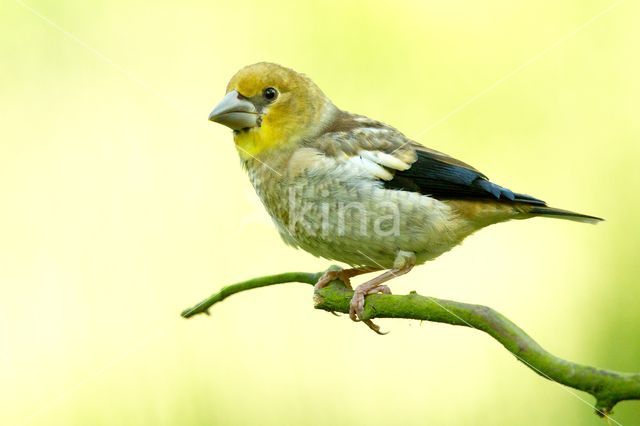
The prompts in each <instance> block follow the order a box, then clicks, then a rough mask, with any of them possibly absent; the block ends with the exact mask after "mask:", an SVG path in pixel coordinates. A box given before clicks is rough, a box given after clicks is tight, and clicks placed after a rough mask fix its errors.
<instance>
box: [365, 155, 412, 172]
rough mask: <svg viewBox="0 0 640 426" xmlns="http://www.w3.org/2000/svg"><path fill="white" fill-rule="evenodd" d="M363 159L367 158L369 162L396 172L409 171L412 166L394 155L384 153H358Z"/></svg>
mask: <svg viewBox="0 0 640 426" xmlns="http://www.w3.org/2000/svg"><path fill="white" fill-rule="evenodd" d="M358 154H359V155H360V156H361V157H362V158H366V159H367V160H369V161H373V162H374V163H376V164H379V165H381V166H384V167H388V168H390V169H394V170H408V169H409V168H410V167H411V165H410V164H407V163H405V162H404V161H402V160H400V159H399V158H397V157H394V156H393V155H390V154H387V153H386V152H382V151H364V150H363V151H360V152H359V153H358Z"/></svg>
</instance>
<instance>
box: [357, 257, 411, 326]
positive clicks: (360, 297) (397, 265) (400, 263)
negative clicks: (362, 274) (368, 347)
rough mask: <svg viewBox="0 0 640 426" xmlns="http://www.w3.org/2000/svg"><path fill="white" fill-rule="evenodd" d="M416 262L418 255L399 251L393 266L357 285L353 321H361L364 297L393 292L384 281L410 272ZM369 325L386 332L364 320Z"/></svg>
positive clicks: (371, 322)
mask: <svg viewBox="0 0 640 426" xmlns="http://www.w3.org/2000/svg"><path fill="white" fill-rule="evenodd" d="M415 264H416V256H415V254H414V253H412V252H408V251H399V252H398V254H397V255H396V260H395V261H394V262H393V268H392V269H389V270H388V271H386V272H384V273H383V274H381V275H378V276H377V277H375V278H373V279H371V280H369V281H367V282H365V283H363V284H360V285H359V286H358V287H356V289H355V291H354V292H353V297H352V298H351V304H350V305H349V317H351V319H352V320H353V321H360V320H361V319H362V314H363V312H364V298H365V296H366V295H368V294H374V293H384V294H391V290H390V289H389V287H387V286H386V285H383V283H385V282H387V281H389V280H390V279H392V278H395V277H399V276H400V275H404V274H406V273H407V272H409V271H410V270H411V269H412V268H413V267H414V265H415ZM362 322H364V323H365V324H367V326H368V327H369V328H370V329H372V330H373V331H375V332H376V333H378V334H385V333H382V332H381V331H380V327H378V326H377V325H376V324H374V323H373V321H371V320H363V321H362Z"/></svg>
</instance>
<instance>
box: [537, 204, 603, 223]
mask: <svg viewBox="0 0 640 426" xmlns="http://www.w3.org/2000/svg"><path fill="white" fill-rule="evenodd" d="M527 213H529V214H532V215H535V216H544V217H553V218H556V219H565V220H572V221H574V222H581V223H591V224H593V225H595V224H596V223H598V222H602V221H603V220H604V219H602V218H599V217H595V216H589V215H586V214H581V213H575V212H571V211H569V210H562V209H556V208H553V207H547V206H532V207H531V209H529V211H528V212H527Z"/></svg>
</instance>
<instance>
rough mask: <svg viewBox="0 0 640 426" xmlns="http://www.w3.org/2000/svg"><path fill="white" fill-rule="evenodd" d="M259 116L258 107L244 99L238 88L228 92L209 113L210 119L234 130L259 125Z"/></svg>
mask: <svg viewBox="0 0 640 426" xmlns="http://www.w3.org/2000/svg"><path fill="white" fill-rule="evenodd" d="M258 117H259V115H258V111H257V110H256V107H255V106H254V105H253V104H252V103H251V102H250V101H248V100H246V99H243V98H242V97H241V96H240V94H239V93H238V92H237V91H236V90H232V91H231V92H229V93H227V95H226V96H225V97H224V98H222V100H221V101H220V103H219V104H218V105H217V106H216V107H215V108H214V109H213V111H211V114H209V120H211V121H215V122H216V123H220V124H223V125H225V126H227V127H230V128H232V129H233V130H241V129H246V128H249V127H257V126H258Z"/></svg>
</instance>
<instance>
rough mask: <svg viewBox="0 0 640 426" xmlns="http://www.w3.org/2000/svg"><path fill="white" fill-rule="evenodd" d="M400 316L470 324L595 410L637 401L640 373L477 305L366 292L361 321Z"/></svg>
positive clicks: (264, 282)
mask: <svg viewBox="0 0 640 426" xmlns="http://www.w3.org/2000/svg"><path fill="white" fill-rule="evenodd" d="M321 275H322V272H319V273H306V272H288V273H284V274H279V275H270V276H265V277H259V278H254V279H252V280H248V281H244V282H241V283H237V284H232V285H230V286H226V287H223V288H222V289H221V290H220V291H219V292H217V293H215V294H212V295H211V296H209V297H208V298H206V299H205V300H203V301H202V302H200V303H198V304H197V305H195V306H193V307H191V308H189V309H186V310H184V311H183V312H182V316H183V317H184V318H190V317H192V316H194V315H196V314H199V313H205V314H207V315H208V314H209V308H210V307H211V306H213V305H214V304H216V303H218V302H221V301H222V300H224V299H226V298H227V297H229V296H231V295H233V294H236V293H239V292H241V291H245V290H251V289H254V288H258V287H265V286H269V285H274V284H282V283H289V282H301V283H306V284H311V285H313V284H315V283H316V281H317V280H318V278H319V277H320V276H321ZM352 295H353V290H351V289H350V288H347V287H346V286H345V285H344V284H343V283H342V282H341V281H334V282H333V283H331V284H330V285H329V286H327V287H325V288H323V289H321V290H319V291H316V293H315V294H314V304H315V308H316V309H323V310H325V311H332V312H344V313H348V312H349V302H350V301H351V296H352ZM373 318H406V319H416V320H424V321H433V322H441V323H445V324H451V325H461V326H464V327H471V328H475V329H478V330H481V331H484V332H485V333H487V334H489V335H490V336H491V337H493V338H494V339H496V340H497V341H498V342H500V343H501V344H502V346H504V347H505V348H506V349H507V350H508V351H509V352H511V353H512V354H514V355H515V356H516V358H517V359H518V360H519V361H521V362H522V363H524V364H525V365H526V366H527V367H529V368H530V369H532V370H533V371H535V372H536V373H538V374H539V375H540V376H542V377H544V378H545V379H548V380H552V381H554V382H557V383H561V384H563V385H565V386H569V387H572V388H574V389H578V390H581V391H584V392H587V393H589V394H591V395H593V396H594V397H595V399H596V404H595V406H594V408H595V410H596V414H598V415H599V416H607V415H608V414H610V413H611V411H612V409H613V407H614V406H615V405H616V404H617V403H618V402H620V401H624V400H633V399H636V400H637V399H640V373H619V372H616V371H610V370H601V369H597V368H593V367H589V366H586V365H581V364H576V363H573V362H570V361H566V360H564V359H561V358H558V357H556V356H554V355H552V354H550V353H549V352H547V351H546V350H544V349H543V348H542V347H541V346H540V345H539V344H538V343H537V342H536V341H535V340H533V339H532V338H531V337H529V335H527V333H525V332H524V331H523V330H522V329H521V328H519V327H518V326H517V325H515V324H514V323H513V322H511V321H509V320H508V319H507V318H506V317H505V316H503V315H502V314H500V313H499V312H497V311H495V310H493V309H491V308H489V307H487V306H482V305H471V304H468V303H461V302H454V301H451V300H444V299H436V298H434V297H425V296H420V295H418V294H416V292H411V293H410V294H408V295H404V296H398V295H386V294H372V295H370V296H367V299H366V305H365V310H364V317H363V318H362V319H373Z"/></svg>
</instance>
